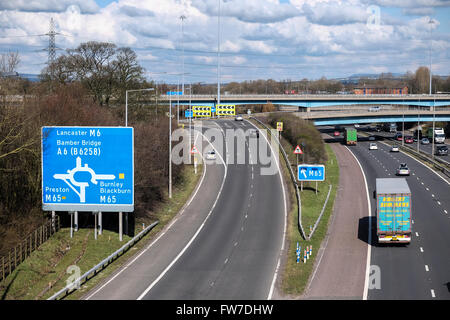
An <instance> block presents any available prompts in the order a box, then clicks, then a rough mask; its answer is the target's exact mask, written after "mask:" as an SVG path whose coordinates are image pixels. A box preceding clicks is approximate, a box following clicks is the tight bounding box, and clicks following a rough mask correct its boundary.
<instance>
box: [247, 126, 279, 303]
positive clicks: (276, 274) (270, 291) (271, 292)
mask: <svg viewBox="0 0 450 320" xmlns="http://www.w3.org/2000/svg"><path fill="white" fill-rule="evenodd" d="M245 121H246V122H248V123H250V124H251V125H252V126H253V127H255V128H256V130H258V131H261V130H260V129H259V128H258V127H257V126H256V125H254V124H253V123H252V122H250V121H248V120H245ZM261 135H262V136H263V137H264V139H265V140H266V141H267V144H268V145H269V147H270V150H271V152H272V155H275V152H274V151H273V148H272V145H271V144H270V142H269V140H268V139H267V137H266V136H265V135H264V134H262V133H261ZM273 158H274V159H275V161H276V163H277V166H278V176H279V177H280V182H281V188H282V189H283V201H284V229H283V240H282V242H281V248H280V255H281V253H282V252H283V250H284V242H285V241H286V228H287V202H286V191H285V189H284V182H283V174H282V171H281V167H280V163H279V161H278V159H277V157H275V156H274V157H273ZM280 263H281V261H280V257H279V258H278V262H277V266H276V268H275V273H274V275H273V279H272V284H271V285H270V290H269V295H268V296H267V300H272V295H273V291H274V288H275V282H276V280H277V276H278V269H279V268H280Z"/></svg>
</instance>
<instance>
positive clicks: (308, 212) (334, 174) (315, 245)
mask: <svg viewBox="0 0 450 320" xmlns="http://www.w3.org/2000/svg"><path fill="white" fill-rule="evenodd" d="M255 124H257V123H255ZM257 125H258V126H259V127H261V126H260V125H259V124H257ZM311 134H317V135H320V133H319V132H318V131H316V132H315V133H311ZM281 140H282V141H281V143H282V145H283V148H284V149H285V151H286V154H287V155H288V157H289V162H290V163H291V165H293V170H294V174H296V168H295V165H296V155H294V154H293V150H294V148H295V147H296V146H293V145H292V144H291V143H290V142H289V141H288V140H287V139H285V138H284V137H283V133H282V139H281ZM324 152H326V157H323V158H324V159H327V160H326V161H324V163H322V164H325V167H326V174H325V178H326V179H325V181H324V182H319V183H318V192H317V194H316V192H315V182H305V183H304V185H303V191H302V192H300V198H301V204H302V225H303V228H304V231H305V233H306V234H307V235H309V234H310V226H311V227H312V226H313V225H314V223H315V221H316V220H317V218H318V216H319V214H320V212H321V210H322V208H323V205H324V203H325V199H326V197H327V194H328V191H329V185H330V184H331V185H332V186H333V187H332V189H331V193H330V197H329V200H328V203H327V206H326V208H325V211H324V214H323V216H322V219H321V221H320V223H319V225H318V227H317V229H316V231H315V233H314V235H313V237H312V239H311V240H310V241H305V240H304V239H303V238H302V237H301V235H300V231H299V227H298V203H297V197H296V192H295V188H294V186H293V184H292V180H291V177H290V174H289V171H288V167H287V166H286V162H285V161H284V158H283V156H282V155H281V152H280V163H281V164H282V167H283V174H284V180H285V182H286V184H287V187H288V188H287V190H288V192H289V199H290V200H289V201H290V205H289V212H288V226H287V243H286V249H287V250H288V251H287V256H286V260H285V262H284V264H283V269H282V272H281V274H282V279H281V280H282V281H281V288H280V289H281V294H283V295H289V296H292V297H298V296H300V295H301V294H302V293H303V292H304V290H305V288H306V286H307V284H308V279H309V278H310V276H311V274H312V272H313V266H314V262H315V259H316V255H317V251H318V249H319V248H320V245H321V243H322V241H323V239H324V238H325V235H326V233H327V229H328V222H329V218H330V216H331V213H332V210H333V205H334V199H335V196H336V190H337V187H338V181H339V167H338V163H337V160H336V156H335V154H334V152H333V151H332V149H331V147H330V146H329V145H325V148H324ZM301 161H302V158H301V156H299V163H301ZM297 242H298V243H299V245H300V246H301V249H302V256H301V260H300V263H298V264H297V256H296V248H297ZM310 245H312V249H313V254H312V257H310V259H308V260H307V262H306V263H305V264H304V263H303V252H304V249H306V246H310Z"/></svg>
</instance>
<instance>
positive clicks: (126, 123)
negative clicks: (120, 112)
mask: <svg viewBox="0 0 450 320" xmlns="http://www.w3.org/2000/svg"><path fill="white" fill-rule="evenodd" d="M154 90H155V88H146V89H135V90H126V91H125V127H128V92H136V91H154Z"/></svg>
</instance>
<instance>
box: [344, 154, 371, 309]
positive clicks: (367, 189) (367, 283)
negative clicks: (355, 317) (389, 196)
mask: <svg viewBox="0 0 450 320" xmlns="http://www.w3.org/2000/svg"><path fill="white" fill-rule="evenodd" d="M345 147H346V148H347V150H348V151H349V152H350V154H351V155H352V156H353V158H355V160H356V162H357V163H358V165H359V168H360V170H361V172H362V174H363V178H364V184H365V186H366V196H367V210H368V212H369V233H368V241H367V242H368V243H367V258H366V278H365V280H364V291H363V300H367V296H368V294H369V274H370V255H371V243H372V232H371V230H372V219H371V217H372V210H371V207H370V196H369V187H368V185H367V179H366V174H365V173H364V170H363V168H362V166H361V163H360V162H359V160H358V158H357V157H356V156H355V155H354V154H353V152H351V151H350V149H349V148H348V147H347V146H345Z"/></svg>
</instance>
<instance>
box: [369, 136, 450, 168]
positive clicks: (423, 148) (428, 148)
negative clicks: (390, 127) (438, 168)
mask: <svg viewBox="0 0 450 320" xmlns="http://www.w3.org/2000/svg"><path fill="white" fill-rule="evenodd" d="M362 130H364V131H366V132H367V133H368V134H370V135H374V136H379V137H383V138H388V139H391V140H393V141H396V140H395V139H394V136H395V133H392V132H369V130H368V128H361V131H362ZM398 132H400V133H401V132H402V131H401V130H400V131H398ZM405 136H414V134H413V133H412V132H409V131H406V130H405ZM430 140H431V139H430ZM448 141H449V140H448V139H446V143H435V144H434V147H435V148H436V147H437V146H444V145H446V146H447V148H449V149H450V144H449V143H448ZM396 143H397V144H399V145H401V144H402V142H401V141H396ZM404 145H405V146H407V147H410V148H412V149H414V150H415V151H417V141H415V142H413V143H405V144H404ZM431 148H432V143H431V142H430V144H421V143H420V141H419V150H420V151H423V152H425V153H427V154H429V155H431ZM434 156H435V158H439V159H440V160H442V161H444V162H447V163H448V164H450V160H449V159H450V155H447V156H439V155H436V154H435V155H434Z"/></svg>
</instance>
